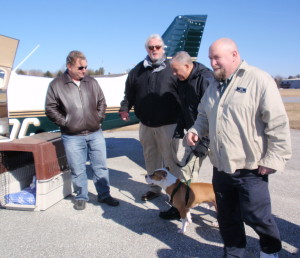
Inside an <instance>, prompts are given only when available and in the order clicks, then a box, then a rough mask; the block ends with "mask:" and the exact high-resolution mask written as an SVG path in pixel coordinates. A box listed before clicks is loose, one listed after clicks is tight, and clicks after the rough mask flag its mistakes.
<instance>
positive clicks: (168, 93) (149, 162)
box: [119, 34, 180, 201]
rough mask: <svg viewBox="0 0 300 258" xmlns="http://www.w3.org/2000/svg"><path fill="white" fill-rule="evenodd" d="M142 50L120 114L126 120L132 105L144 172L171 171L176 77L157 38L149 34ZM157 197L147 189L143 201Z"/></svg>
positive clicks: (176, 108)
mask: <svg viewBox="0 0 300 258" xmlns="http://www.w3.org/2000/svg"><path fill="white" fill-rule="evenodd" d="M145 48H146V51H147V53H148V55H147V56H146V58H145V59H144V60H143V61H141V62H140V63H139V64H137V65H136V66H135V67H134V68H133V69H132V70H131V71H130V73H129V74H128V78H127V81H126V85H125V96H124V100H123V101H122V102H121V108H120V111H119V114H120V117H121V119H123V120H124V121H127V120H128V119H129V115H128V112H129V110H130V109H131V108H132V107H133V106H134V112H135V114H136V116H137V117H138V118H139V119H140V129H139V138H140V142H141V144H142V147H143V152H144V159H145V165H146V170H147V173H153V171H154V170H155V169H158V168H161V167H163V166H168V167H169V168H170V170H171V171H172V169H173V168H174V167H175V166H176V164H175V162H174V159H173V153H174V152H177V141H176V140H173V139H172V138H173V134H174V130H175V128H176V122H177V120H178V116H179V112H180V106H179V100H178V93H177V83H176V77H175V76H173V74H172V70H171V67H170V63H169V61H168V60H167V59H166V56H165V54H164V53H165V52H164V42H163V40H162V38H161V37H160V36H159V35H157V34H153V35H151V36H150V37H149V38H148V39H147V40H146V43H145ZM160 194H161V188H160V187H158V186H150V190H149V191H148V192H146V193H145V194H144V195H143V196H142V200H144V201H147V200H151V199H153V198H155V197H158V196H159V195H160Z"/></svg>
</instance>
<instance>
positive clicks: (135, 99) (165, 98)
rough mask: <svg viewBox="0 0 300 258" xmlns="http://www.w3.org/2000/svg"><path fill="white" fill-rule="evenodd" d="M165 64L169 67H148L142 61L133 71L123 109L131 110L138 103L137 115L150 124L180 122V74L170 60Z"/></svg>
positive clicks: (158, 124) (121, 109)
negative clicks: (178, 88)
mask: <svg viewBox="0 0 300 258" xmlns="http://www.w3.org/2000/svg"><path fill="white" fill-rule="evenodd" d="M165 64H166V68H165V69H163V70H161V71H159V72H153V68H152V67H146V68H145V67H144V65H143V61H142V62H140V63H139V64H137V65H136V66H135V67H134V68H133V69H132V70H131V71H130V73H129V74H128V77H127V80H126V85H125V97H124V100H123V101H122V102H121V108H120V111H126V112H128V111H129V110H130V109H131V108H132V107H133V106H134V112H135V114H136V116H137V117H138V118H139V119H140V121H141V122H142V123H143V124H144V125H146V126H150V127H158V126H163V125H168V124H175V123H176V122H177V120H178V117H179V113H180V105H179V99H178V92H177V83H176V78H175V76H174V75H173V73H172V70H171V67H170V63H169V61H168V60H166V61H165Z"/></svg>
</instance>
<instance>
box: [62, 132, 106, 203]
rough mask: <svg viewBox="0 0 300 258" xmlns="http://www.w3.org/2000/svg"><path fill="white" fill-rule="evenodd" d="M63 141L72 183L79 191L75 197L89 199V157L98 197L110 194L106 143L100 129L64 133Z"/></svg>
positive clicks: (76, 190)
mask: <svg viewBox="0 0 300 258" xmlns="http://www.w3.org/2000/svg"><path fill="white" fill-rule="evenodd" d="M61 138H62V142H63V144H64V147H65V152H66V156H67V160H68V163H69V167H70V169H71V173H72V183H73V186H74V190H75V192H76V193H77V196H76V197H75V199H77V200H86V201H88V200H89V198H88V178H87V173H86V161H87V157H89V160H90V162H91V168H92V171H93V182H94V184H95V187H96V190H97V193H98V197H99V198H106V197H108V196H109V194H110V193H109V190H110V185H109V175H108V168H107V165H106V143H105V139H104V136H103V133H102V130H101V129H99V130H98V131H96V132H93V133H91V134H88V135H65V134H64V135H62V136H61Z"/></svg>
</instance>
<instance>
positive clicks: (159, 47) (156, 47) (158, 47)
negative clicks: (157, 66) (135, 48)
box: [148, 45, 161, 50]
mask: <svg viewBox="0 0 300 258" xmlns="http://www.w3.org/2000/svg"><path fill="white" fill-rule="evenodd" d="M148 49H149V50H154V49H156V50H159V49H161V46H159V45H157V46H148Z"/></svg>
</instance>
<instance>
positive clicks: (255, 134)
mask: <svg viewBox="0 0 300 258" xmlns="http://www.w3.org/2000/svg"><path fill="white" fill-rule="evenodd" d="M209 59H210V62H211V66H212V68H213V70H214V75H215V78H216V79H217V80H218V81H219V85H218V86H216V87H209V88H208V89H207V90H206V92H205V94H204V96H203V98H202V100H201V103H200V105H199V107H198V117H197V120H196V121H195V123H194V125H193V127H192V128H191V129H190V130H189V131H188V133H187V135H186V136H185V137H186V140H187V143H188V145H190V146H194V145H195V143H196V142H197V141H198V140H199V139H201V137H203V136H204V135H207V134H208V135H209V138H210V141H211V142H210V149H211V153H210V160H211V162H212V164H213V180H212V181H213V186H214V191H215V194H216V200H217V207H218V222H219V227H220V233H221V236H222V238H223V241H224V253H225V255H224V257H243V254H244V251H245V247H246V235H245V228H244V223H246V224H247V225H249V226H250V227H252V228H253V229H254V230H255V232H256V233H257V234H258V236H259V239H260V247H261V252H260V255H261V256H260V257H278V252H279V251H280V250H281V239H280V235H279V231H278V228H277V226H276V223H275V221H274V218H273V216H272V214H271V200H270V193H269V190H268V176H269V174H272V173H274V172H276V171H283V170H284V167H285V163H286V161H287V160H288V159H290V157H291V140H290V129H289V121H288V117H287V115H286V112H285V108H284V105H283V102H282V99H281V97H280V94H279V91H278V89H277V86H276V83H275V81H274V79H273V78H272V77H271V76H270V75H269V74H267V73H266V72H264V71H262V70H260V69H258V68H256V67H253V66H250V65H248V64H247V63H246V62H245V61H244V60H242V59H241V57H240V54H239V51H238V47H237V45H236V43H235V42H234V41H233V40H231V39H228V38H221V39H218V40H217V41H215V42H214V43H213V44H212V45H211V46H210V48H209Z"/></svg>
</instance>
